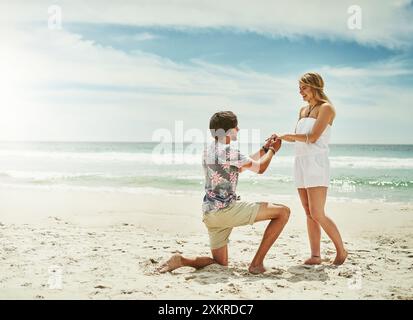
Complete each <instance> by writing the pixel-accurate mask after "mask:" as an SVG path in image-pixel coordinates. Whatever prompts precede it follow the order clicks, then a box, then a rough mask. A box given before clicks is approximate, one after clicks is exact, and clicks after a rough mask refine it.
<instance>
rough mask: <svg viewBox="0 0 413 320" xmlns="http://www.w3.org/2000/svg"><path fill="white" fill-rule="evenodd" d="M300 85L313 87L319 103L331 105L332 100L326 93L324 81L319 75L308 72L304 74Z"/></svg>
mask: <svg viewBox="0 0 413 320" xmlns="http://www.w3.org/2000/svg"><path fill="white" fill-rule="evenodd" d="M300 83H302V84H305V85H307V86H309V87H311V88H312V89H313V92H314V93H315V98H316V99H317V100H318V101H322V102H328V103H331V101H330V99H329V98H328V97H327V95H326V94H325V93H324V80H323V78H322V77H321V76H320V75H319V74H318V73H316V72H307V73H305V74H303V75H302V76H301V78H300Z"/></svg>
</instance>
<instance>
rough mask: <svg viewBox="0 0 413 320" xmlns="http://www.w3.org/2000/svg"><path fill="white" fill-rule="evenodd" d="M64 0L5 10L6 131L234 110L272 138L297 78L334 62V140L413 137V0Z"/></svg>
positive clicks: (76, 129) (96, 137) (82, 137)
mask: <svg viewBox="0 0 413 320" xmlns="http://www.w3.org/2000/svg"><path fill="white" fill-rule="evenodd" d="M211 3H212V2H206V1H192V2H188V1H160V0H157V1H151V2H147V1H125V2H123V4H122V5H116V3H113V2H107V4H106V5H105V6H103V7H102V2H98V1H88V4H87V5H85V4H83V3H82V2H80V1H79V2H78V1H57V2H56V4H57V5H59V7H60V8H61V12H62V28H61V29H60V30H51V29H50V28H48V24H47V21H48V20H47V19H48V18H49V16H48V14H47V9H48V7H49V6H50V3H48V2H47V1H38V2H36V4H30V5H26V6H25V7H24V10H23V7H22V6H23V3H21V5H20V6H19V3H18V2H17V4H15V5H14V7H13V6H10V7H8V11H7V16H6V15H5V14H6V13H5V11H4V10H2V11H1V12H2V14H3V17H1V18H2V20H1V21H2V26H3V28H2V30H3V31H2V32H3V35H2V36H3V37H2V38H3V39H4V41H3V42H2V44H1V47H0V49H1V52H2V56H1V57H0V58H1V59H0V67H1V68H2V70H3V72H2V76H1V78H0V85H1V87H2V89H3V90H2V91H3V99H2V101H1V102H2V103H1V107H0V108H1V111H2V114H3V117H2V120H0V135H1V136H0V140H47V141H51V140H52V141H56V140H57V141H142V140H145V141H151V139H152V137H153V134H154V132H155V131H156V130H158V129H161V128H166V129H170V130H171V131H173V130H174V126H175V122H176V121H183V125H184V129H186V130H187V129H199V130H203V131H205V130H206V128H207V126H208V119H209V117H210V115H211V114H212V113H214V112H215V111H218V110H222V109H230V110H233V111H235V112H236V113H237V114H238V116H239V121H240V125H241V127H243V128H245V129H249V130H252V129H255V130H259V132H260V134H261V136H262V138H264V137H265V136H267V135H269V134H271V133H272V132H277V133H288V132H291V131H293V130H294V126H295V122H296V120H297V114H298V110H299V107H300V106H302V105H304V102H303V101H301V99H300V96H299V95H298V89H297V87H298V84H297V79H298V78H299V77H300V75H301V74H302V73H304V72H306V71H316V72H319V73H320V74H322V75H323V77H324V79H325V82H326V85H325V91H326V93H327V95H328V96H329V97H330V99H331V100H332V102H333V103H334V105H335V107H336V109H337V120H336V122H335V130H334V133H333V137H332V140H333V143H412V134H413V129H412V128H413V127H412V122H411V117H410V114H411V108H412V107H413V105H412V102H411V101H413V100H412V98H413V90H412V89H413V81H412V80H413V76H412V75H413V49H412V42H413V41H412V40H413V34H412V33H413V28H412V26H411V22H410V21H412V18H413V10H412V2H411V1H407V0H406V1H403V0H399V1H393V2H391V1H390V2H389V3H385V4H384V3H382V2H381V3H377V2H374V1H359V3H360V8H361V10H362V11H361V13H362V16H361V17H362V21H363V24H362V29H360V30H351V29H349V28H348V27H347V19H348V18H349V16H350V15H351V14H349V13H348V11H347V9H348V7H349V6H350V5H351V4H352V3H351V2H348V3H347V1H337V2H334V1H329V2H328V1H319V2H317V3H321V4H322V5H323V9H322V10H321V9H320V7H318V6H315V5H314V4H313V5H311V4H308V2H300V1H291V2H289V4H288V6H287V5H286V4H285V2H281V1H267V0H262V1H258V2H256V3H255V5H254V6H253V5H251V2H248V1H232V0H229V1H227V2H224V3H222V2H221V3H220V4H219V5H218V3H217V4H216V5H211Z"/></svg>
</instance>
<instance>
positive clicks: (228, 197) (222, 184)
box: [202, 141, 251, 213]
mask: <svg viewBox="0 0 413 320" xmlns="http://www.w3.org/2000/svg"><path fill="white" fill-rule="evenodd" d="M250 161H251V159H250V158H249V157H246V156H244V155H243V154H242V153H241V152H240V151H239V149H238V147H237V146H236V143H230V144H223V143H220V142H215V141H214V142H212V143H211V144H209V145H208V146H206V148H205V150H204V154H203V157H202V166H203V168H204V173H205V196H204V201H203V205H202V211H203V212H204V213H208V212H214V211H217V210H220V209H223V208H226V207H227V206H229V205H230V204H231V203H232V202H233V201H235V200H236V199H237V195H236V193H235V190H236V188H237V184H238V175H239V172H240V168H241V167H242V166H243V165H245V164H246V163H248V162H250Z"/></svg>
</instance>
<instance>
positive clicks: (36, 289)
mask: <svg viewBox="0 0 413 320" xmlns="http://www.w3.org/2000/svg"><path fill="white" fill-rule="evenodd" d="M200 197H201V194H200V196H199V197H197V196H193V195H192V196H188V195H184V194H176V195H173V194H167V193H165V194H159V195H149V194H131V193H120V192H98V191H84V190H76V191H75V190H71V191H70V190H69V191H68V190H56V189H47V188H45V189H31V188H9V189H5V188H2V190H1V192H0V212H1V215H0V239H1V241H0V259H1V264H0V298H1V299H412V298H413V291H412V288H413V278H412V277H411V275H412V270H413V247H412V244H413V233H412V231H413V206H412V205H410V204H396V203H381V202H373V201H371V202H368V203H367V202H348V201H341V202H340V201H335V202H334V201H330V202H328V205H327V209H328V214H329V215H330V216H331V217H332V218H333V219H334V220H335V221H336V223H337V224H338V226H339V227H340V230H341V232H342V235H343V238H344V241H345V244H346V246H347V248H348V251H349V253H350V255H349V258H348V260H347V262H346V263H345V264H344V265H342V266H340V267H333V266H331V263H330V260H331V259H333V258H334V250H333V249H334V247H333V245H332V243H331V242H330V241H329V240H328V238H327V237H326V235H325V234H323V238H322V255H323V259H324V260H323V263H322V265H319V266H304V265H303V264H302V262H303V260H304V259H305V258H306V257H307V256H308V255H309V248H308V241H307V233H306V227H305V214H304V212H303V210H302V208H301V207H300V205H299V202H298V199H297V198H295V197H291V198H289V199H282V200H280V199H277V197H276V196H273V197H270V199H269V198H268V196H267V197H265V198H264V197H262V198H260V199H256V198H254V199H251V198H248V197H243V200H269V201H273V202H278V203H280V202H282V203H284V204H286V205H288V206H289V207H290V208H291V211H292V214H291V217H290V221H289V223H288V225H287V226H286V228H285V230H284V232H283V233H282V234H281V237H280V238H279V239H278V241H277V242H276V244H275V245H274V246H273V248H272V249H271V250H270V252H269V254H268V256H267V258H266V261H265V264H266V267H267V268H268V271H267V272H266V273H265V274H263V275H251V274H249V273H248V272H247V267H248V264H249V262H250V260H251V259H252V257H253V255H254V252H255V250H256V248H257V246H258V244H259V241H260V240H261V235H262V233H263V230H264V228H265V226H266V224H267V223H265V222H262V223H258V224H255V225H253V226H244V227H240V228H238V229H235V230H234V231H233V233H232V236H231V242H230V244H229V255H230V262H229V266H228V268H225V267H221V266H218V265H211V266H208V267H206V268H204V269H202V270H195V269H192V268H187V267H185V268H181V269H179V270H176V271H174V272H172V273H167V274H159V273H157V272H156V267H157V266H159V264H160V263H161V262H162V261H164V260H165V259H166V258H168V257H169V256H170V255H171V254H173V253H176V252H182V253H184V254H185V255H188V256H194V255H198V254H208V253H209V247H208V236H207V232H206V228H205V227H204V225H203V224H202V221H201V213H200Z"/></svg>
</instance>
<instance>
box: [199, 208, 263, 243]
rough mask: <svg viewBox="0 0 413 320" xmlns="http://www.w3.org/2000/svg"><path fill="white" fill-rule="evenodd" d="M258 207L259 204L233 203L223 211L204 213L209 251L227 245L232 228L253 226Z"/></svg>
mask: <svg viewBox="0 0 413 320" xmlns="http://www.w3.org/2000/svg"><path fill="white" fill-rule="evenodd" d="M260 205H261V203H260V202H244V201H235V202H234V203H232V204H230V205H229V206H228V207H226V208H224V209H221V210H218V211H216V212H209V213H204V216H203V219H202V221H203V222H204V223H205V225H206V227H207V228H208V234H209V242H210V246H211V249H218V248H221V247H223V246H225V245H226V244H228V242H229V236H230V234H231V231H232V228H234V227H239V226H244V225H247V224H253V223H254V221H255V218H256V216H257V213H258V210H259V209H260Z"/></svg>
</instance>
